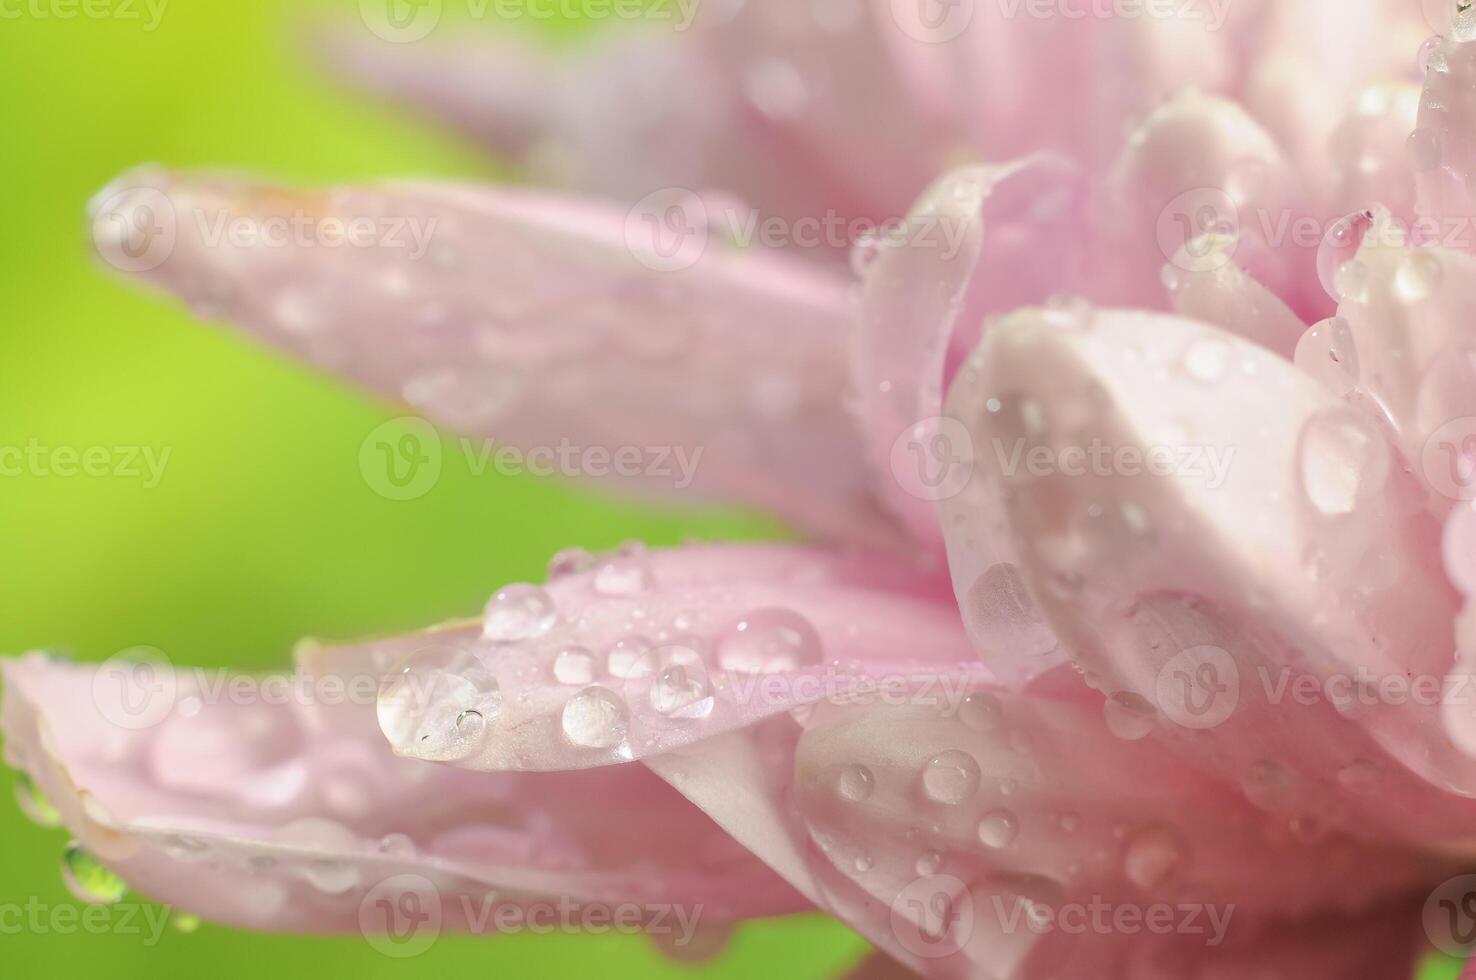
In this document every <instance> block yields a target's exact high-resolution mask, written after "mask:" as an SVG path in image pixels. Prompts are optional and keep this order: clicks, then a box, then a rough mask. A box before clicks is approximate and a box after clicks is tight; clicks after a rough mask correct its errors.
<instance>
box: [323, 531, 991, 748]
mask: <svg viewBox="0 0 1476 980" xmlns="http://www.w3.org/2000/svg"><path fill="white" fill-rule="evenodd" d="M521 589H522V587H516V588H513V587H510V588H509V589H508V590H505V591H504V592H502V593H499V597H498V598H494V600H493V602H492V603H491V605H489V612H488V614H487V615H488V618H487V619H486V621H485V622H482V623H469V624H466V625H464V626H452V627H448V628H445V629H442V630H438V631H433V632H432V633H429V634H425V635H422V636H421V637H418V638H417V637H405V638H401V639H399V640H396V641H393V642H392V643H389V644H380V645H375V646H371V647H365V648H359V649H355V648H348V647H342V648H334V649H328V650H318V651H314V652H313V653H312V654H310V655H309V657H308V661H307V662H308V663H309V664H311V665H325V666H326V667H327V669H329V670H330V672H338V671H340V670H341V669H342V668H341V667H340V666H338V665H340V664H343V663H345V662H349V663H354V662H358V663H359V664H360V666H359V668H358V669H360V670H369V671H371V672H375V673H377V674H381V675H388V674H391V673H392V672H394V671H396V670H398V671H399V674H398V675H397V676H399V677H403V679H404V685H403V688H401V687H396V688H395V689H394V690H393V692H391V693H390V695H389V696H388V697H382V698H381V700H380V716H379V717H380V723H381V726H382V727H383V728H384V730H385V735H386V736H387V737H388V739H389V740H390V743H391V744H392V745H393V746H394V747H395V749H396V751H398V752H399V753H400V754H402V755H407V756H411V757H416V758H426V759H432V760H435V761H454V762H456V763H457V764H458V765H461V766H465V767H469V768H475V769H493V770H563V769H577V768H589V767H597V766H604V765H609V764H612V763H618V762H625V761H631V760H640V759H646V758H648V757H653V756H657V755H661V754H663V753H667V752H670V751H672V750H674V749H677V748H680V747H682V746H687V745H692V744H696V743H702V742H705V741H707V740H713V739H715V738H716V737H717V736H720V735H723V734H725V733H728V732H735V731H741V730H743V729H746V728H748V727H750V726H752V725H755V724H757V723H759V722H761V721H763V720H765V719H768V718H771V717H774V716H776V715H787V714H788V713H789V712H791V711H796V710H803V709H804V707H805V705H807V704H812V703H815V702H817V701H821V700H824V699H826V698H829V697H878V696H881V693H880V692H881V689H883V687H884V686H898V685H903V684H906V683H908V682H909V681H910V680H911V679H912V678H914V677H916V676H919V675H921V676H924V677H927V678H935V677H937V675H938V672H939V669H940V665H945V666H946V667H947V669H948V671H949V672H950V673H958V674H961V675H963V676H968V675H970V674H984V673H985V671H984V668H983V667H982V665H980V664H978V663H977V661H976V660H975V659H974V657H973V654H972V651H971V650H970V648H969V646H968V643H967V640H966V639H965V637H964V636H963V634H962V631H961V630H960V629H959V626H958V613H957V610H956V609H955V608H954V606H953V604H952V602H951V601H950V597H949V596H948V593H947V587H946V584H945V583H943V582H941V581H939V580H938V578H937V576H936V575H935V574H934V575H924V574H921V573H917V572H913V571H911V570H909V569H908V568H907V567H906V566H905V565H903V564H901V563H898V562H893V561H887V560H881V559H877V558H873V557H866V556H844V555H839V554H835V553H830V552H825V551H819V550H812V549H802V548H793V547H779V546H775V547H758V546H751V547H743V546H711V547H698V546H692V547H688V548H682V549H678V550H674V551H652V552H649V553H647V552H644V551H630V552H626V553H617V554H613V555H608V556H605V557H604V558H601V559H598V560H594V561H593V562H592V567H590V568H588V569H587V570H583V571H576V572H572V573H570V574H567V575H564V576H562V577H559V578H557V579H555V580H554V581H552V582H550V583H549V585H548V588H547V592H546V593H536V594H534V597H532V598H530V596H529V594H527V593H524V592H522V591H521ZM543 596H546V598H544V597H543ZM530 602H531V603H534V604H536V606H537V608H538V609H544V608H546V609H547V610H548V613H547V616H548V618H546V619H540V620H539V621H538V624H537V626H536V628H530V629H528V630H526V631H524V632H521V633H518V634H507V633H503V632H499V630H498V627H497V625H496V622H495V621H494V620H495V617H497V616H499V615H502V613H501V612H499V609H500V608H501V607H502V605H503V604H504V603H512V604H513V605H515V606H516V605H517V604H519V603H530ZM529 608H532V607H531V606H530V607H529ZM542 615H543V614H542V613H540V616H542ZM411 650H413V651H416V653H415V655H414V656H411V657H409V658H408V659H406V658H405V654H406V652H407V651H411ZM307 669H308V671H309V672H316V671H318V670H320V669H323V667H321V666H309V667H308V668H307ZM468 711H475V712H478V713H479V717H478V718H477V719H476V729H475V731H474V732H472V733H471V735H470V736H467V735H466V734H465V733H463V732H462V731H461V726H460V723H459V722H460V721H461V720H463V719H462V716H463V715H464V714H465V713H466V712H468Z"/></svg>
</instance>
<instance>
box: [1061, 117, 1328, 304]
mask: <svg viewBox="0 0 1476 980" xmlns="http://www.w3.org/2000/svg"><path fill="white" fill-rule="evenodd" d="M1112 181H1113V201H1112V206H1113V207H1114V208H1115V209H1116V211H1115V214H1114V216H1113V219H1112V227H1113V229H1115V231H1116V234H1115V235H1112V234H1109V236H1108V239H1107V243H1106V244H1105V246H1103V247H1105V248H1106V249H1108V250H1109V251H1108V253H1107V254H1108V256H1109V260H1110V261H1111V262H1113V263H1114V264H1113V265H1111V266H1104V270H1105V269H1111V272H1110V275H1111V276H1112V278H1113V279H1114V280H1116V281H1117V283H1120V284H1118V285H1115V286H1114V283H1113V282H1107V283H1104V284H1103V285H1101V286H1097V287H1094V288H1093V289H1091V290H1089V291H1088V292H1089V295H1092V296H1094V297H1099V298H1103V299H1109V300H1111V301H1113V302H1118V303H1121V302H1135V301H1136V300H1135V298H1134V295H1133V293H1132V292H1131V291H1130V290H1128V289H1127V288H1126V287H1130V286H1132V285H1133V284H1135V283H1136V282H1137V281H1139V280H1142V279H1147V278H1148V276H1150V275H1151V274H1153V273H1156V272H1157V271H1158V269H1159V268H1160V267H1161V266H1162V265H1163V263H1164V262H1165V261H1166V260H1171V259H1172V258H1173V257H1174V255H1175V254H1176V253H1177V252H1178V250H1179V249H1180V248H1181V247H1182V246H1183V245H1185V243H1187V242H1189V241H1191V240H1192V239H1194V238H1197V237H1198V236H1200V235H1204V234H1207V233H1213V234H1216V235H1220V236H1225V237H1230V238H1232V239H1234V240H1235V242H1236V245H1235V254H1236V256H1237V261H1239V262H1240V263H1241V264H1242V265H1243V266H1245V267H1246V268H1247V269H1248V270H1249V271H1251V272H1252V273H1253V274H1254V275H1255V277H1256V279H1258V280H1259V281H1260V282H1262V283H1264V284H1265V285H1266V287H1267V288H1268V289H1270V290H1271V291H1272V292H1273V293H1275V294H1276V295H1277V296H1279V297H1281V299H1282V300H1283V301H1285V302H1286V303H1287V304H1288V305H1289V306H1291V307H1292V309H1294V310H1297V311H1299V313H1303V314H1304V315H1306V313H1305V312H1304V311H1315V310H1317V309H1319V308H1321V307H1325V306H1326V302H1327V301H1326V298H1325V297H1323V296H1322V294H1321V290H1320V289H1317V288H1316V280H1315V278H1314V277H1313V276H1312V275H1311V272H1312V270H1313V268H1314V265H1313V260H1314V259H1315V252H1314V251H1312V250H1310V249H1308V248H1306V247H1305V246H1303V245H1299V244H1298V242H1297V239H1296V237H1295V236H1294V235H1291V234H1289V233H1287V232H1288V229H1289V227H1290V223H1292V222H1296V221H1298V220H1304V221H1305V220H1306V219H1307V218H1308V217H1309V216H1311V213H1312V212H1311V211H1310V209H1309V207H1308V204H1307V202H1306V195H1305V192H1304V190H1303V188H1302V187H1301V183H1300V178H1299V177H1298V176H1297V174H1296V172H1295V170H1294V169H1293V168H1292V166H1291V164H1290V163H1289V162H1288V161H1287V160H1286V158H1285V157H1284V156H1283V154H1282V152H1281V150H1280V148H1279V147H1278V146H1277V145H1276V141H1275V140H1274V139H1273V138H1272V137H1271V135H1270V134H1269V133H1267V132H1266V131H1265V130H1264V129H1263V128H1262V127H1261V126H1260V125H1259V124H1258V123H1257V122H1256V121H1255V120H1254V119H1252V118H1251V117H1250V116H1249V115H1248V114H1247V113H1246V112H1245V110H1244V109H1242V108H1241V107H1240V106H1239V105H1237V104H1236V103H1234V102H1230V101H1228V100H1225V99H1222V98H1218V97H1215V96H1210V95H1204V94H1201V93H1199V92H1197V91H1192V90H1191V91H1186V92H1184V93H1181V94H1180V95H1178V96H1177V97H1175V98H1174V99H1173V100H1172V101H1170V102H1168V103H1166V104H1164V105H1162V106H1160V107H1159V108H1158V109H1156V110H1155V111H1154V112H1153V113H1152V114H1151V115H1149V117H1148V118H1147V119H1146V120H1145V121H1144V122H1143V123H1142V124H1141V125H1140V126H1139V127H1138V128H1137V129H1136V130H1135V131H1134V132H1133V133H1132V135H1130V136H1129V137H1128V145H1127V148H1126V149H1125V150H1124V151H1123V153H1122V155H1121V157H1120V158H1119V160H1118V162H1117V166H1116V169H1115V171H1114V173H1113V177H1112ZM1139 269H1141V270H1143V271H1137V270H1139ZM1104 275H1107V273H1106V272H1105V271H1104ZM1114 290H1115V291H1114Z"/></svg>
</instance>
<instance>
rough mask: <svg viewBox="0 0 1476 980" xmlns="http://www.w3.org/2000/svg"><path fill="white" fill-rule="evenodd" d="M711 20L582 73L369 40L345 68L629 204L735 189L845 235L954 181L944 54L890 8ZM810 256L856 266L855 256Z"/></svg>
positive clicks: (463, 44)
mask: <svg viewBox="0 0 1476 980" xmlns="http://www.w3.org/2000/svg"><path fill="white" fill-rule="evenodd" d="M694 12H695V14H696V17H695V22H694V23H693V24H692V25H690V29H680V30H673V29H672V28H673V27H674V26H675V25H673V24H657V25H651V26H650V29H646V30H632V31H625V32H620V33H614V35H613V36H611V37H604V38H599V39H597V40H595V41H594V42H592V43H591V44H588V45H586V50H584V51H581V52H580V53H579V55H578V56H577V57H576V58H574V59H571V60H570V61H569V62H568V63H550V59H549V55H548V54H546V53H544V52H538V53H536V54H534V55H531V56H530V55H529V53H528V52H527V51H526V47H527V46H526V45H518V44H516V43H515V42H513V41H511V40H510V39H509V38H507V37H506V36H505V35H503V34H500V33H495V32H490V31H489V32H485V33H484V34H477V35H470V34H468V35H465V36H448V37H444V38H443V37H436V36H432V37H430V38H427V39H425V40H423V41H421V42H420V43H417V44H414V45H404V44H400V45H396V44H391V43H371V41H370V39H368V38H366V37H365V36H364V32H363V31H362V30H361V29H359V28H358V26H357V25H355V26H354V29H353V30H345V31H344V32H343V33H342V34H340V35H336V36H334V39H333V43H332V44H331V45H330V46H329V47H328V53H329V57H330V61H331V63H332V64H334V66H335V67H336V68H337V69H338V70H339V71H341V72H342V73H344V74H345V75H346V76H347V77H348V78H349V79H350V80H352V81H354V82H355V83H357V84H359V85H361V86H364V87H367V88H368V89H370V90H371V91H375V92H377V93H380V94H384V95H388V96H389V97H391V98H394V99H395V100H397V101H401V102H408V103H410V104H411V105H412V106H414V107H416V108H418V109H421V110H423V111H426V112H429V113H430V114H432V115H434V116H437V117H440V118H442V119H444V120H446V121H447V122H449V123H451V124H452V125H454V126H455V127H457V128H458V129H461V130H464V131H467V132H469V133H470V134H472V135H473V136H475V137H477V138H479V139H481V140H483V141H484V142H488V143H490V144H491V145H492V147H493V149H495V150H498V151H500V152H509V151H510V152H513V153H514V154H515V162H520V163H524V164H527V165H528V166H529V167H530V169H532V170H533V171H534V172H535V173H536V174H537V176H538V177H539V179H541V180H551V181H552V182H554V183H556V184H558V185H560V186H564V187H568V188H571V189H575V190H579V191H582V192H594V193H599V194H605V195H609V196H612V197H614V198H616V199H619V200H625V201H634V200H637V199H639V198H642V197H643V196H645V195H647V194H649V193H652V192H654V191H657V190H659V189H662V188H669V187H686V188H690V189H693V190H699V191H701V190H720V191H723V192H725V193H729V194H733V195H736V196H737V197H739V198H740V199H742V200H743V201H745V202H747V203H748V204H749V205H751V206H753V207H754V208H756V209H757V210H756V212H755V216H756V217H758V218H760V219H767V218H775V217H778V218H783V219H785V220H788V221H790V222H793V221H795V220H797V219H800V218H809V219H815V218H819V217H822V216H825V215H834V216H835V217H836V218H837V219H838V220H839V222H840V225H841V227H842V228H844V227H846V226H847V225H848V224H849V223H850V222H851V221H853V220H855V219H868V220H869V221H871V222H880V221H882V220H884V219H887V218H893V217H897V216H900V215H901V214H903V213H904V212H905V210H906V208H907V205H908V203H909V202H910V201H911V200H912V199H913V197H914V196H915V195H916V194H918V193H919V192H920V191H921V190H922V189H923V187H925V186H926V185H927V183H928V181H929V180H931V179H932V177H933V176H934V175H935V174H936V173H937V172H938V171H939V170H941V169H942V167H943V164H944V162H945V157H946V155H947V154H948V152H950V151H951V149H952V147H953V142H954V141H953V137H952V134H951V133H950V132H949V131H948V129H947V128H946V127H945V126H944V125H942V123H941V121H940V119H939V118H937V117H938V116H939V115H940V111H938V110H935V111H933V112H924V111H920V110H921V109H922V108H923V107H924V106H925V104H926V102H927V99H926V98H925V97H924V95H923V93H922V92H921V91H919V86H920V84H921V83H920V82H919V81H917V80H916V76H918V74H919V72H921V73H926V72H927V70H928V68H927V65H926V64H925V63H923V64H921V65H919V64H918V62H920V61H922V62H926V60H929V59H931V60H936V59H937V57H938V56H939V53H938V52H936V50H935V49H933V48H932V47H931V46H926V45H923V46H911V47H909V46H905V45H903V44H902V43H901V42H904V41H905V40H906V37H905V35H903V34H902V33H901V32H900V31H899V30H898V28H897V25H896V22H895V21H894V20H893V18H892V15H891V13H890V11H889V4H888V3H887V2H871V0H868V2H865V3H861V4H850V3H843V4H832V5H830V6H829V7H828V8H826V10H825V11H818V10H817V9H816V8H812V7H811V6H797V5H795V4H793V3H789V2H787V0H753V2H749V3H746V4H743V5H737V6H729V7H726V8H723V9H717V8H713V9H708V8H706V7H705V6H701V5H699V6H698V7H696V8H694ZM682 26H683V28H685V27H686V26H687V25H682ZM530 57H531V63H530ZM526 67H531V68H532V69H533V70H532V71H525V70H524V69H525V68H526ZM530 123H535V125H534V126H532V127H530V125H529V124H530ZM878 126H881V127H883V128H884V129H885V131H886V132H887V133H888V134H889V138H888V139H887V140H884V141H878V140H877V139H876V138H875V136H876V132H877V131H878ZM530 129H531V130H532V131H531V132H530ZM863 157H864V158H865V159H866V161H867V165H866V166H865V167H857V166H855V165H854V162H855V160H857V159H860V158H863ZM809 251H810V252H811V253H812V255H817V256H827V257H834V256H841V257H843V256H844V253H845V243H844V242H831V241H825V242H821V243H819V245H818V246H817V247H812V248H811V249H809Z"/></svg>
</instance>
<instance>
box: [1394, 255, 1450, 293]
mask: <svg viewBox="0 0 1476 980" xmlns="http://www.w3.org/2000/svg"><path fill="white" fill-rule="evenodd" d="M1441 274H1442V270H1441V266H1440V260H1439V259H1438V258H1436V257H1435V255H1434V253H1432V252H1430V251H1429V250H1428V249H1421V248H1415V249H1411V250H1410V252H1409V254H1408V255H1406V256H1404V258H1402V259H1401V260H1400V261H1399V269H1398V271H1396V272H1395V273H1394V288H1395V290H1396V291H1397V292H1398V293H1399V296H1400V298H1401V299H1404V300H1407V301H1409V302H1411V303H1418V302H1419V301H1420V300H1422V299H1426V298H1427V297H1429V295H1430V294H1431V293H1433V292H1434V291H1435V289H1436V287H1437V286H1439V285H1440V278H1441Z"/></svg>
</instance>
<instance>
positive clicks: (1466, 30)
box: [1450, 0, 1476, 44]
mask: <svg viewBox="0 0 1476 980" xmlns="http://www.w3.org/2000/svg"><path fill="white" fill-rule="evenodd" d="M1450 39H1451V40H1452V41H1456V42H1459V43H1461V44H1467V43H1469V42H1471V41H1476V4H1472V3H1470V2H1469V0H1458V2H1457V3H1456V9H1455V19H1454V21H1453V22H1452V23H1451V26H1450Z"/></svg>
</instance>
